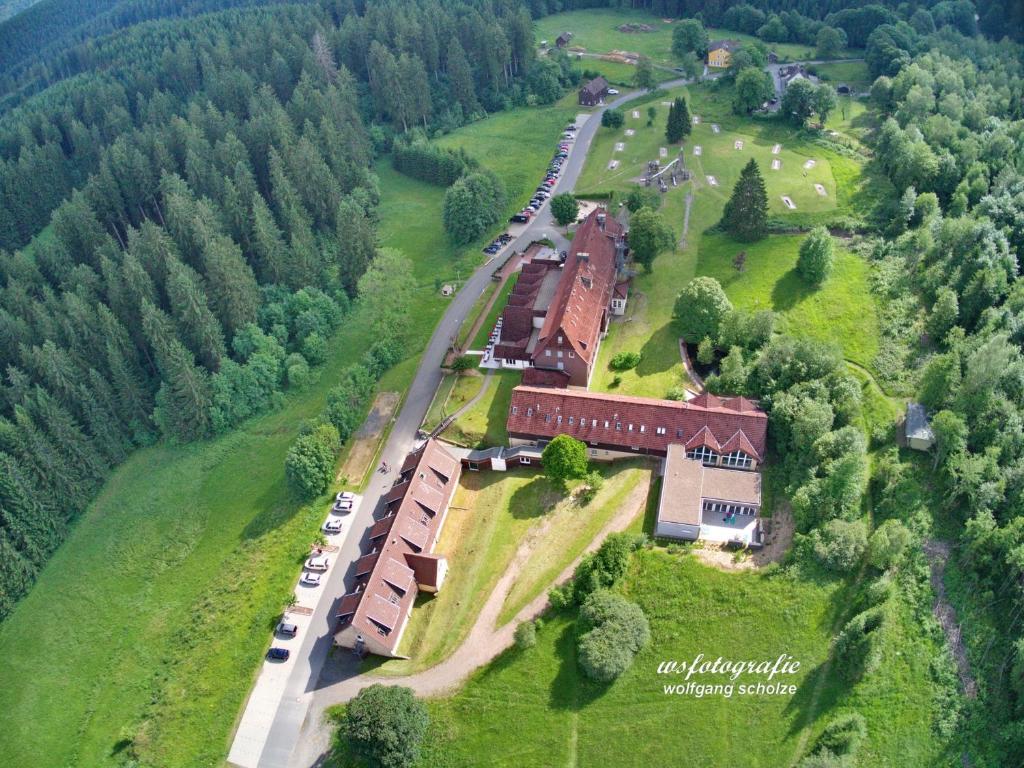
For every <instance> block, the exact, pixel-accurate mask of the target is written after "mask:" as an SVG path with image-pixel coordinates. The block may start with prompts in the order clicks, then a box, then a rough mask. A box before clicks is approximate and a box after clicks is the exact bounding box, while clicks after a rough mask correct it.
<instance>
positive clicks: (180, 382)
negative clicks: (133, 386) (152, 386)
mask: <svg viewBox="0 0 1024 768" xmlns="http://www.w3.org/2000/svg"><path fill="white" fill-rule="evenodd" d="M142 325H143V328H144V329H145V331H146V336H147V337H148V338H149V340H150V343H151V344H152V345H153V351H154V352H155V354H156V359H157V365H158V366H159V368H160V378H161V379H162V381H163V384H162V385H161V386H160V391H159V392H158V393H157V398H156V403H157V405H156V409H155V411H154V416H155V418H156V421H157V423H158V424H159V425H160V428H161V430H162V431H163V432H164V434H165V435H167V436H168V437H170V438H173V439H177V440H181V441H189V440H194V439H196V438H200V437H204V436H205V435H207V434H208V433H209V431H210V405H211V403H212V397H211V393H210V382H209V378H208V376H207V375H206V373H205V372H204V371H203V369H202V368H200V367H199V366H197V365H196V364H195V359H194V358H193V357H192V353H191V352H189V351H188V349H187V348H186V347H185V345H184V344H182V343H181V341H180V340H179V339H178V338H177V336H176V335H175V333H174V328H173V326H172V325H171V321H170V319H169V318H168V317H167V315H165V314H164V313H163V312H161V311H160V310H159V309H157V308H156V307H155V306H153V305H152V304H150V303H149V302H145V303H144V304H143V305H142Z"/></svg>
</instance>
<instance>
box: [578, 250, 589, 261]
mask: <svg viewBox="0 0 1024 768" xmlns="http://www.w3.org/2000/svg"><path fill="white" fill-rule="evenodd" d="M576 260H577V261H582V262H588V261H590V254H589V253H587V252H585V251H581V252H580V253H577V254H576Z"/></svg>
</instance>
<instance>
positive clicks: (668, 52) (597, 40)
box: [534, 8, 677, 68]
mask: <svg viewBox="0 0 1024 768" xmlns="http://www.w3.org/2000/svg"><path fill="white" fill-rule="evenodd" d="M630 23H633V24H648V25H650V26H652V27H654V31H653V32H635V33H631V32H620V31H619V30H618V27H619V25H621V24H630ZM673 26H674V24H666V23H665V22H664V21H663V20H662V19H660V18H659V17H657V16H654V15H652V14H650V13H646V12H644V11H631V10H625V9H624V10H618V9H610V8H588V9H586V10H584V11H569V12H567V13H555V14H552V15H550V16H544V17H542V18H540V19H538V20H537V23H536V24H535V25H534V27H535V30H536V35H535V37H536V38H537V40H538V42H539V41H541V40H547V41H548V44H549V45H552V46H553V45H554V44H555V38H556V37H558V36H559V35H560V34H561V33H562V32H572V40H571V42H570V43H569V45H570V47H573V48H576V47H582V48H584V49H586V51H587V52H588V53H609V52H610V51H635V52H636V53H640V54H643V55H644V56H649V57H650V58H651V59H652V60H653V61H656V62H658V63H659V64H667V65H670V66H672V65H674V64H676V63H677V62H676V57H675V55H674V54H673V53H672V27H673ZM570 53H571V52H570ZM590 64H591V62H590V60H585V61H584V62H583V63H582V65H583V66H584V68H589V67H590Z"/></svg>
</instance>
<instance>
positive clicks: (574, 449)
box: [541, 435, 587, 483]
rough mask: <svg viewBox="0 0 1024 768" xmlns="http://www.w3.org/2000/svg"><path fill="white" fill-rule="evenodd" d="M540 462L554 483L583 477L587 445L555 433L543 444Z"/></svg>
mask: <svg viewBox="0 0 1024 768" xmlns="http://www.w3.org/2000/svg"><path fill="white" fill-rule="evenodd" d="M541 463H543V465H544V474H546V475H547V476H548V477H549V478H551V480H552V481H553V482H555V483H565V482H566V481H567V480H573V479H575V478H579V477H583V475H585V474H586V472H587V446H586V445H584V444H583V443H582V442H580V441H579V440H577V439H575V438H573V437H570V436H569V435H556V436H555V438H554V440H552V441H551V442H550V443H548V444H547V445H546V446H544V452H543V453H542V454H541Z"/></svg>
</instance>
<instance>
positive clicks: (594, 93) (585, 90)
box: [580, 75, 608, 107]
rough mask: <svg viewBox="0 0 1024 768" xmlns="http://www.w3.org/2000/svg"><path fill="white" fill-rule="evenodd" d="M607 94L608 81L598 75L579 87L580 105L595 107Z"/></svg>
mask: <svg viewBox="0 0 1024 768" xmlns="http://www.w3.org/2000/svg"><path fill="white" fill-rule="evenodd" d="M607 95H608V81H607V80H605V79H604V78H603V77H601V76H600V75H598V76H597V77H595V78H594V79H593V80H591V81H590V82H588V83H586V84H584V85H583V86H582V87H581V88H580V106H581V107H596V106H597V105H598V104H600V103H601V102H602V101H604V97H605V96H607Z"/></svg>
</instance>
